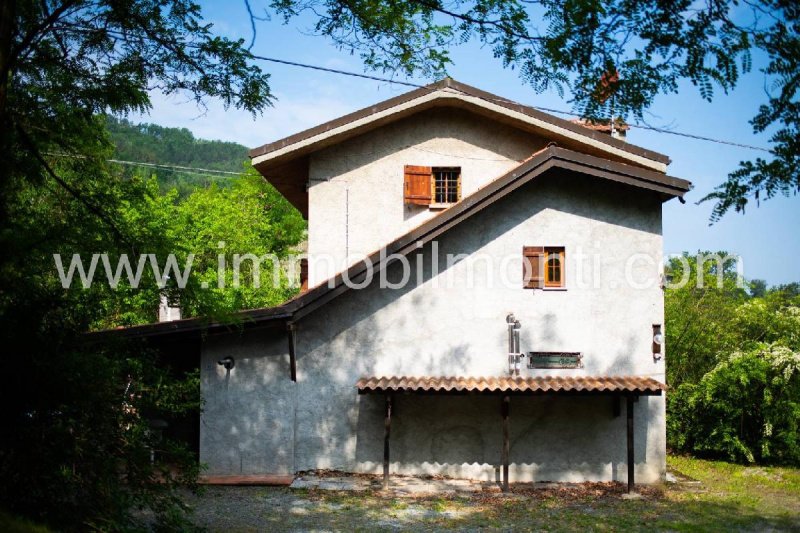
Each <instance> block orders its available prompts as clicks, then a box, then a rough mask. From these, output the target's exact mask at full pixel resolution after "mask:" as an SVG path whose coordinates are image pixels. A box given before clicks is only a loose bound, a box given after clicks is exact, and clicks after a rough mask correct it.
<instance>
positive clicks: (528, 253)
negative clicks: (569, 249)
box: [522, 246, 564, 289]
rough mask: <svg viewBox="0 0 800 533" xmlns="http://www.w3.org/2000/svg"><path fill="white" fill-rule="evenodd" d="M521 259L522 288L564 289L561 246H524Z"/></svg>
mask: <svg viewBox="0 0 800 533" xmlns="http://www.w3.org/2000/svg"><path fill="white" fill-rule="evenodd" d="M522 259H523V261H524V263H523V267H524V268H523V284H522V286H523V287H524V288H526V289H561V288H564V247H563V246H525V247H523V248H522Z"/></svg>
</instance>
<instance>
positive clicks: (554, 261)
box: [544, 248, 564, 288]
mask: <svg viewBox="0 0 800 533" xmlns="http://www.w3.org/2000/svg"><path fill="white" fill-rule="evenodd" d="M544 251H545V261H546V262H545V269H544V286H545V287H554V288H555V287H563V286H564V249H563V248H545V249H544Z"/></svg>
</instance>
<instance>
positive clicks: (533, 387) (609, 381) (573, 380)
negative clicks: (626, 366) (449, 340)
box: [356, 376, 666, 396]
mask: <svg viewBox="0 0 800 533" xmlns="http://www.w3.org/2000/svg"><path fill="white" fill-rule="evenodd" d="M356 388H357V389H358V393H359V394H370V393H378V394H380V393H391V392H401V393H419V394H425V393H440V394H465V393H481V394H497V393H504V394H551V393H573V394H581V393H584V394H586V393H595V394H603V393H635V394H641V395H654V396H658V395H660V394H661V393H662V391H664V390H666V385H664V384H663V383H660V382H658V381H656V380H655V379H653V378H650V377H645V376H568V377H559V376H538V377H525V378H522V377H506V376H504V377H439V376H430V377H406V376H403V377H397V376H394V377H363V378H361V379H359V380H358V381H357V382H356Z"/></svg>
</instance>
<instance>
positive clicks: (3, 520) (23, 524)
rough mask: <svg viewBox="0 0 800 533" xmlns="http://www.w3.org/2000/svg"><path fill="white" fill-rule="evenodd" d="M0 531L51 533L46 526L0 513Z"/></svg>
mask: <svg viewBox="0 0 800 533" xmlns="http://www.w3.org/2000/svg"><path fill="white" fill-rule="evenodd" d="M0 531H4V532H5V533H49V532H50V530H49V529H48V528H46V527H45V526H42V525H39V524H34V523H33V522H31V521H29V520H26V519H24V518H19V517H17V516H13V515H11V514H9V513H7V512H5V511H0Z"/></svg>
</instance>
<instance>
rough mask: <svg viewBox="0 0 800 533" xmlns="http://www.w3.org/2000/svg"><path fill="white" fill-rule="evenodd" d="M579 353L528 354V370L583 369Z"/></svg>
mask: <svg viewBox="0 0 800 533" xmlns="http://www.w3.org/2000/svg"><path fill="white" fill-rule="evenodd" d="M582 358H583V355H581V353H580V352H528V368H583V361H582V360H581V359H582Z"/></svg>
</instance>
